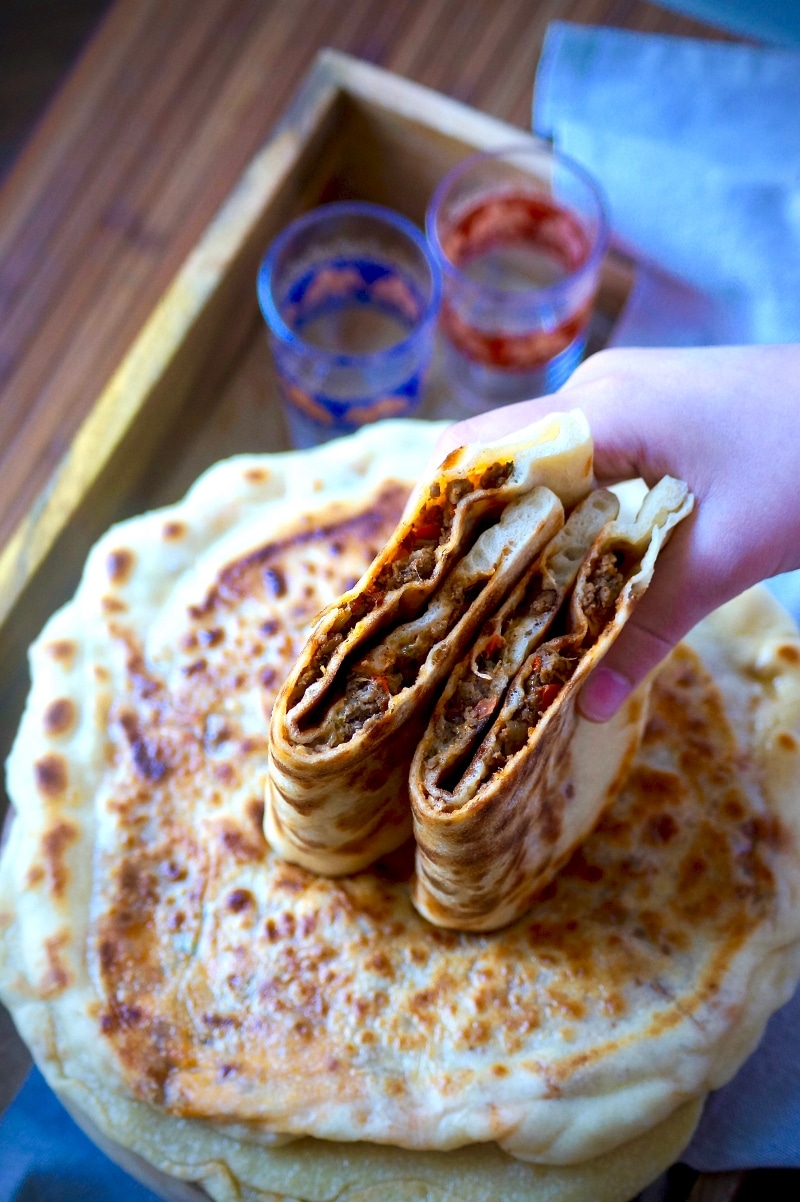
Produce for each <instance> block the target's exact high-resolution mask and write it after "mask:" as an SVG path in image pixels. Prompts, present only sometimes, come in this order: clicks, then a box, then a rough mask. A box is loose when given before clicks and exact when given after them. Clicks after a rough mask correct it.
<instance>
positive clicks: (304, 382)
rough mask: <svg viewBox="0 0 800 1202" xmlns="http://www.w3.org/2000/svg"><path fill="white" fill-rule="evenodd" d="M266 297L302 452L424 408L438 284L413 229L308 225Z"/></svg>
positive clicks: (353, 214)
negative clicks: (423, 388)
mask: <svg viewBox="0 0 800 1202" xmlns="http://www.w3.org/2000/svg"><path fill="white" fill-rule="evenodd" d="M258 296H259V303H260V305H261V309H262V312H263V314H264V317H265V318H266V321H267V323H268V325H269V328H270V342H271V346H272V352H273V356H274V359H275V365H276V368H277V372H278V381H279V385H280V390H281V394H282V397H283V399H284V402H285V406H286V415H287V419H288V422H289V427H290V430H291V433H292V437H293V440H294V442H295V444H296V445H297V446H310V445H312V444H313V443H317V442H321V441H324V440H326V439H329V438H332V437H335V436H336V435H339V434H344V433H349V432H351V431H353V430H356V429H358V427H359V426H362V425H364V424H366V423H367V422H372V421H377V420H379V419H381V418H385V417H404V416H408V415H409V414H411V413H413V412H414V410H415V409H416V408H417V405H418V404H419V401H420V399H421V391H422V385H423V381H424V377H425V373H426V371H427V368H428V365H429V362H430V358H431V354H432V350H433V337H434V331H435V325H436V317H437V313H438V308H439V299H440V282H439V275H438V271H437V269H436V267H435V265H434V264H433V263H432V262H431V260H430V258H429V255H428V251H427V246H426V243H425V240H424V237H423V235H422V233H421V231H419V230H417V228H416V227H415V226H414V225H412V223H411V222H409V221H407V220H406V219H405V218H404V217H401V216H400V215H399V214H397V213H393V212H392V211H391V210H389V209H384V208H382V207H381V206H378V205H370V204H355V203H353V204H350V203H346V204H331V205H325V206H323V207H322V208H320V209H316V210H314V211H313V212H312V213H309V214H307V215H306V216H305V217H301V218H300V219H299V220H298V221H296V222H293V223H292V225H290V226H289V227H288V228H287V229H286V230H284V231H283V233H282V234H281V235H280V236H279V237H278V238H277V239H276V240H275V242H274V243H273V245H272V247H271V248H270V250H269V253H268V254H267V256H266V258H265V259H264V262H263V263H262V265H261V270H260V272H259V277H258Z"/></svg>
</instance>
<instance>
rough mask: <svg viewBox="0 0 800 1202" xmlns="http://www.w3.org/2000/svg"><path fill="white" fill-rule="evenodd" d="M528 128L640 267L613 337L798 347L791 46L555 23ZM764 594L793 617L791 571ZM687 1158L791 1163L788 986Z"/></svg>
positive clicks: (794, 1099)
mask: <svg viewBox="0 0 800 1202" xmlns="http://www.w3.org/2000/svg"><path fill="white" fill-rule="evenodd" d="M534 128H535V129H536V131H537V132H538V133H540V134H542V135H544V136H547V137H552V138H553V140H554V142H555V145H556V146H557V148H558V149H560V150H561V151H562V152H564V153H566V154H568V155H571V156H572V157H573V158H575V159H577V160H578V161H579V162H580V163H582V164H583V166H584V167H586V168H587V169H588V170H589V171H590V172H591V173H592V174H593V175H594V176H595V178H596V179H597V180H598V181H599V182H600V184H601V185H602V187H603V189H604V190H605V193H606V195H607V197H608V201H609V209H610V217H611V224H612V229H613V234H614V237H615V239H616V241H617V243H618V244H621V245H622V246H624V247H626V248H627V249H628V250H629V251H631V253H633V255H634V256H635V258H636V259H637V261H638V263H639V268H638V272H637V285H636V287H635V289H634V293H633V295H632V297H631V301H630V302H629V304H628V307H627V309H626V312H625V313H624V314H623V317H622V319H621V321H620V323H619V325H618V327H617V330H616V333H615V338H614V341H615V342H616V343H617V344H619V345H629V346H631V345H636V346H659V345H660V346H692V345H698V346H701V345H707V344H711V343H716V344H725V343H756V342H764V343H766V342H783V341H787V342H798V341H800V53H794V52H787V51H776V50H765V49H760V48H753V47H748V46H739V45H730V44H725V43H716V42H706V41H695V40H690V39H682V38H674V37H662V36H655V35H647V34H636V33H629V32H623V31H620V30H612V29H594V28H589V27H586V26H577V25H568V24H565V23H562V22H555V23H554V24H552V25H551V26H550V27H549V29H548V32H547V37H546V39H545V44H544V49H543V53H542V58H541V62H540V66H539V71H538V74H537V79H536V90H535V97H534ZM798 468H800V448H798ZM770 587H771V588H772V590H773V592H775V594H776V595H777V596H778V598H779V600H781V601H782V602H783V604H784V605H786V606H787V608H788V609H789V610H790V611H791V612H792V613H793V614H794V616H795V618H798V619H800V574H799V573H790V574H788V575H787V576H783V577H780V578H778V579H777V580H775V581H773V582H770ZM798 804H800V799H798ZM685 1159H686V1160H687V1161H688V1163H689V1164H691V1165H692V1166H693V1167H695V1168H697V1169H701V1170H704V1171H712V1172H713V1171H726V1170H732V1169H739V1168H756V1167H770V1166H771V1167H800V993H798V994H797V995H796V996H795V998H794V999H793V1000H792V1001H791V1002H789V1003H788V1005H787V1006H785V1007H784V1008H783V1009H782V1010H781V1011H780V1012H779V1013H778V1014H776V1015H775V1016H774V1017H773V1019H772V1021H771V1022H770V1024H769V1027H768V1029H767V1033H766V1036H765V1038H764V1040H763V1042H762V1044H761V1046H760V1048H759V1050H758V1051H757V1052H756V1054H755V1055H754V1056H752V1057H751V1058H750V1060H749V1061H748V1062H747V1064H746V1065H745V1066H744V1067H743V1068H742V1069H741V1070H740V1072H739V1074H738V1075H737V1076H736V1078H735V1079H734V1080H733V1081H732V1082H731V1083H730V1084H729V1085H727V1086H725V1088H724V1089H721V1090H720V1091H719V1092H718V1093H717V1094H715V1095H714V1097H713V1098H711V1099H710V1101H709V1103H708V1105H707V1106H706V1110H705V1113H704V1115H703V1119H702V1121H701V1124H700V1128H699V1130H698V1132H697V1135H696V1136H695V1138H694V1140H693V1142H692V1144H691V1145H690V1147H689V1149H688V1151H687V1154H686V1156H685Z"/></svg>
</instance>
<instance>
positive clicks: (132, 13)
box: [0, 0, 796, 1202]
mask: <svg viewBox="0 0 800 1202" xmlns="http://www.w3.org/2000/svg"><path fill="white" fill-rule="evenodd" d="M554 19H562V20H571V21H576V22H582V23H587V24H603V25H611V26H617V27H623V28H627V29H634V30H642V31H651V32H659V33H676V34H683V35H689V36H700V37H721V36H725V35H724V34H722V33H721V32H720V31H719V30H714V29H711V28H709V27H708V26H703V25H700V24H698V23H697V22H695V21H691V20H689V19H686V18H683V17H681V16H678V15H677V14H675V13H674V12H670V11H668V10H665V9H662V8H659V7H657V6H656V5H653V4H649V3H645V2H643V0H346V2H345V0H117V3H116V4H114V5H113V6H112V7H111V8H110V10H109V12H108V14H107V16H106V17H105V18H104V19H103V21H102V22H101V24H100V25H99V27H98V28H97V30H96V32H95V33H94V34H93V36H92V37H91V39H90V41H89V43H88V44H87V46H86V47H85V49H84V51H83V53H82V54H81V56H80V58H79V59H78V61H77V62H76V64H75V65H74V67H73V68H72V69H71V71H70V72H69V74H68V76H67V78H66V80H65V81H64V82H63V84H62V86H61V87H60V88H59V90H58V92H57V94H56V95H55V97H54V98H53V99H52V101H51V103H50V104H49V106H48V108H47V110H46V112H45V113H44V115H43V117H42V119H41V120H40V121H39V123H38V125H37V127H36V128H35V130H34V132H33V134H32V136H31V137H30V138H29V140H28V141H27V143H26V145H25V146H24V148H23V150H22V152H21V154H20V155H19V157H18V159H17V160H16V162H15V163H14V165H13V166H12V168H11V170H10V172H9V173H8V175H7V176H6V179H5V181H4V183H3V187H2V189H1V190H0V478H2V481H3V488H2V494H1V496H0V547H2V546H3V545H4V544H5V543H6V542H7V540H8V539H9V538H10V536H11V534H12V533H13V531H14V529H15V527H16V526H17V524H18V522H19V521H20V519H21V518H22V516H23V515H24V514H25V513H26V512H27V510H28V509H29V508H30V507H31V506H32V505H34V504H35V503H36V498H37V497H38V496H39V495H40V494H41V493H42V492H43V490H45V489H46V487H47V482H48V479H49V478H50V475H51V473H52V472H53V469H54V468H55V466H56V465H57V463H58V462H59V460H60V458H61V456H62V455H63V454H64V452H65V450H66V448H67V447H68V445H69V442H70V440H71V438H72V437H73V435H74V433H75V431H76V430H77V428H78V426H79V425H80V423H81V421H82V419H83V418H84V417H85V416H86V414H87V413H88V411H89V409H90V408H91V406H92V404H93V402H94V401H95V399H96V398H97V396H98V395H99V394H100V392H101V391H102V388H103V386H104V384H105V383H106V381H107V380H108V378H109V377H110V375H111V374H112V372H113V371H114V368H115V367H116V365H117V364H118V363H119V362H120V360H121V359H122V357H123V355H124V353H125V351H126V350H127V348H128V347H129V346H130V344H131V342H132V341H133V339H134V337H135V335H136V334H137V332H138V330H139V329H140V327H141V325H142V324H143V322H144V320H145V319H146V317H147V315H148V314H149V312H150V311H151V310H152V308H153V307H154V305H155V303H156V301H157V300H158V298H159V296H160V295H161V293H162V292H163V290H164V289H165V287H166V286H167V284H168V283H169V281H170V279H171V278H172V276H173V275H174V274H175V272H176V270H177V268H178V267H179V266H180V264H181V263H182V261H183V260H184V258H185V257H186V255H187V254H188V252H189V250H190V249H191V247H192V246H193V244H194V243H195V242H196V240H197V239H198V237H199V235H200V233H201V232H202V230H203V229H204V227H205V226H206V225H207V223H208V222H209V220H210V219H211V217H212V216H213V214H214V212H215V211H216V209H217V208H218V206H219V205H220V203H221V202H222V200H223V198H224V197H225V196H226V194H227V193H228V192H229V191H230V189H231V187H232V186H233V184H234V182H235V181H236V179H237V178H238V176H239V174H240V173H241V171H242V170H243V168H244V166H245V164H246V163H247V161H248V160H249V159H250V157H251V156H252V154H253V153H254V151H255V150H256V148H257V147H258V146H259V144H260V143H261V142H263V140H264V139H265V138H266V137H267V135H268V134H269V132H270V129H271V127H272V125H273V124H274V122H275V121H276V119H277V118H278V116H279V114H280V113H281V111H282V110H283V108H284V107H285V105H286V103H287V101H288V99H289V98H290V96H291V95H292V93H293V91H294V89H295V88H296V86H297V83H298V81H299V80H300V78H301V76H302V75H303V74H304V72H305V71H306V70H307V69H308V67H309V66H310V64H311V61H312V59H313V57H314V55H315V54H316V52H317V50H318V49H320V48H321V47H323V46H334V47H336V48H338V49H341V50H345V51H347V52H349V53H351V54H354V55H358V56H360V57H362V58H365V59H368V60H369V61H371V62H375V63H378V64H380V65H381V66H384V67H386V68H388V69H389V70H392V71H396V72H399V73H400V74H403V75H406V76H408V77H409V78H411V79H414V80H417V81H419V82H420V83H423V84H427V85H428V86H430V87H433V88H436V89H437V90H439V91H441V92H444V93H447V94H449V95H451V96H454V97H456V98H457V99H459V100H462V101H464V102H466V103H468V104H470V105H473V106H475V107H476V108H479V109H483V110H484V111H486V112H488V113H491V114H492V115H494V116H496V117H499V118H501V119H503V120H505V121H508V122H511V123H513V124H516V125H518V126H520V127H521V128H528V126H529V120H530V105H531V94H532V85H533V80H534V76H535V72H536V65H537V60H538V56H539V52H540V50H541V45H542V40H543V37H544V32H545V29H546V27H547V24H548V22H549V21H551V20H554ZM0 1034H2V1032H0ZM753 1176H755V1177H757V1178H758V1179H759V1182H760V1183H759V1186H758V1188H759V1189H760V1188H761V1184H763V1183H762V1182H761V1180H760V1179H761V1178H762V1177H763V1175H760V1174H759V1175H753ZM751 1180H752V1178H751ZM794 1180H796V1178H795V1179H794ZM741 1183H742V1179H741V1177H740V1175H738V1174H735V1175H725V1176H724V1177H721V1178H718V1179H709V1178H705V1179H701V1180H700V1182H698V1183H695V1185H694V1192H693V1197H695V1198H696V1199H699V1198H701V1197H702V1198H705V1199H707V1202H712V1199H714V1200H716V1202H722V1200H723V1199H730V1198H732V1197H733V1196H734V1194H735V1193H736V1192H737V1191H739V1192H741V1190H740V1187H741ZM749 1184H750V1183H749V1182H748V1183H746V1184H745V1187H744V1194H745V1195H748V1196H749V1193H750V1190H749V1188H748V1187H749ZM754 1184H755V1183H754ZM772 1185H774V1186H777V1185H778V1182H777V1181H775V1180H773V1182H772V1183H771V1186H768V1187H766V1188H767V1189H768V1190H769V1192H768V1193H765V1194H763V1195H759V1194H758V1193H757V1192H756V1193H754V1194H753V1195H752V1196H753V1197H754V1198H756V1197H758V1196H770V1197H777V1196H778V1194H779V1193H780V1192H781V1191H780V1189H778V1190H777V1193H776V1192H775V1191H774V1190H773V1189H772ZM688 1188H691V1183H690V1184H689V1185H688V1186H687V1184H686V1183H685V1182H683V1183H681V1182H678V1181H676V1182H674V1186H673V1189H672V1191H671V1196H672V1197H685V1196H686V1193H687V1189H688ZM790 1188H791V1187H790ZM786 1196H789V1195H788V1194H787V1195H786Z"/></svg>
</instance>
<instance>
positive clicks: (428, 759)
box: [410, 477, 692, 931]
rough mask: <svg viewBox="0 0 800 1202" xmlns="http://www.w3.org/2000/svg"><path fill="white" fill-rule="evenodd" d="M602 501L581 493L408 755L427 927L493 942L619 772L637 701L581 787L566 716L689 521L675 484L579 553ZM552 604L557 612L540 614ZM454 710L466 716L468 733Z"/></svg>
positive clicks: (581, 830)
mask: <svg viewBox="0 0 800 1202" xmlns="http://www.w3.org/2000/svg"><path fill="white" fill-rule="evenodd" d="M608 495H609V494H603V493H599V494H594V495H593V496H592V497H590V498H589V499H588V502H587V503H585V505H584V507H583V508H581V509H576V510H574V511H573V514H572V516H571V519H570V521H571V522H575V523H576V533H575V535H574V536H571V535H570V534H569V533H568V531H569V524H568V526H566V527H565V528H564V531H563V532H562V533H561V534H560V535H559V536H557V539H556V540H555V544H556V546H555V549H554V555H553V557H552V564H550V563H548V562H547V556H545V558H544V560H543V561H542V562H540V563H538V564H536V565H535V566H534V567H535V570H534V572H533V573H532V578H530V579H528V580H527V581H525V582H524V584H523V585H521V586H520V587H519V588H518V589H517V590H515V593H514V595H513V596H512V598H510V599H509V602H508V604H507V605H506V606H504V607H503V609H502V611H501V612H500V613H499V614H498V615H497V616H496V618H494V619H493V620H492V621H490V622H489V623H487V628H486V630H485V632H484V634H483V635H482V637H481V639H480V641H479V643H478V645H477V646H476V647H475V648H471V649H470V652H469V653H468V655H467V656H466V657H464V659H463V660H462V662H461V664H460V665H459V666H458V668H457V669H456V671H455V673H453V674H452V676H451V678H450V681H449V683H448V685H447V687H446V689H445V691H444V694H443V696H442V697H441V698H440V700H439V702H438V704H437V706H436V710H435V712H434V715H433V717H432V719H431V722H430V723H429V725H428V728H427V730H426V731H425V734H424V735H423V737H422V740H421V742H420V744H419V746H418V748H417V751H416V754H415V756H414V761H413V763H412V767H411V775H410V796H411V804H412V809H413V814H414V838H415V841H416V847H417V854H416V870H417V871H416V880H415V882H414V889H413V899H414V904H415V905H416V907H417V909H418V910H419V911H420V912H421V913H422V914H423V915H424V916H425V917H426V918H428V919H430V920H431V921H432V922H435V923H437V925H439V926H446V927H455V928H457V929H460V930H478V931H480V930H495V929H496V928H498V927H501V926H504V925H505V924H506V923H508V922H511V921H512V920H513V919H515V918H518V917H519V916H520V915H521V914H523V913H524V912H525V911H526V910H527V909H529V907H530V905H531V902H532V900H533V898H534V897H536V895H537V894H538V893H540V892H541V890H542V889H543V888H544V887H545V885H547V884H548V882H549V881H551V880H552V879H553V877H554V876H555V875H556V873H557V872H558V870H559V869H560V868H561V867H562V865H563V864H564V863H565V862H566V861H567V860H568V859H569V857H570V855H571V854H572V853H573V852H574V851H575V849H576V848H577V847H578V846H579V845H580V843H581V842H582V841H583V839H584V838H585V837H586V835H587V834H588V833H589V831H590V830H591V829H592V828H593V827H594V825H595V823H596V822H597V820H598V818H599V816H600V814H602V813H603V811H604V810H606V809H607V807H608V805H609V804H610V803H611V802H612V801H613V799H614V797H615V796H616V794H617V792H618V791H619V789H620V787H621V784H622V782H623V781H624V779H625V778H626V777H627V775H628V772H629V771H630V764H631V760H632V758H633V756H634V754H635V752H636V748H637V745H638V741H639V735H640V731H641V724H642V721H643V717H644V713H645V703H646V690H640V691H639V693H638V694H637V695H635V696H634V697H632V698H631V699H630V701H629V702H628V703H627V704H626V705H625V706H623V707H622V709H621V710H620V712H619V713H618V714H617V716H616V717H615V719H614V721H613V722H612V723H610V724H607V725H606V727H605V729H604V749H605V754H603V755H595V756H593V757H592V758H591V765H592V771H591V773H590V774H587V773H586V772H584V771H582V767H583V764H584V763H585V761H586V756H585V752H584V749H583V747H582V744H581V739H580V736H579V733H578V727H579V723H580V724H581V725H586V724H585V723H583V722H582V720H580V719H579V717H578V713H577V709H576V704H577V697H578V692H579V689H580V686H581V685H582V683H583V681H584V680H585V679H586V677H587V676H588V675H589V673H590V672H591V670H592V669H593V668H594V667H595V666H596V665H597V663H598V662H599V660H600V659H602V657H603V655H605V653H606V651H607V650H608V648H609V646H610V645H611V644H612V643H613V641H614V640H615V639H616V637H617V635H618V634H619V633H620V631H621V630H622V628H623V626H624V624H625V622H626V621H627V619H628V618H629V616H630V614H631V612H632V610H633V607H634V605H635V603H636V601H637V600H638V598H639V597H640V596H641V594H642V593H643V592H644V590H645V589H646V588H647V586H648V584H649V583H650V581H651V579H652V576H653V571H654V568H655V561H656V557H657V555H658V552H659V550H660V549H661V547H662V546H663V545H664V543H665V542H666V540H667V538H668V537H669V534H670V532H671V531H672V529H673V528H674V526H675V525H677V523H678V522H680V521H681V520H682V519H683V518H684V517H686V516H687V514H688V513H689V512H690V511H691V508H692V497H691V494H690V493H689V490H688V488H687V487H686V485H685V484H683V483H682V482H681V481H678V480H673V479H671V478H670V477H664V479H663V480H661V481H660V482H659V483H658V484H657V485H656V486H655V488H653V489H651V490H650V492H649V493H648V494H647V495H646V497H645V499H644V501H643V503H642V505H641V508H640V509H639V512H638V514H637V515H636V518H635V519H634V520H633V521H627V520H617V521H613V520H610V519H609V520H608V521H606V522H604V523H603V524H602V526H600V527H599V528H598V529H597V530H596V532H595V533H596V537H595V538H594V539H592V540H591V541H590V545H589V546H586V541H587V535H588V534H589V533H590V531H591V530H592V526H591V524H590V522H589V520H588V519H590V518H591V517H593V516H600V515H603V516H605V515H606V514H607V513H608V509H607V504H608V503H607V501H605V497H607V496H608ZM570 557H572V562H573V563H574V564H575V569H576V573H575V574H576V575H577V580H575V583H574V587H573V588H572V590H571V594H569V593H568V585H569V584H571V583H572V581H571V580H569V579H568V578H566V579H565V584H564V586H563V587H559V586H558V584H555V582H554V580H553V568H554V567H555V568H556V569H558V568H562V571H563V570H564V568H563V565H564V564H569V563H570ZM578 568H579V570H578ZM554 584H555V587H553V585H554ZM565 594H567V596H568V599H565ZM549 597H552V605H551V607H550V609H551V612H550V619H551V624H552V622H558V623H559V625H560V627H561V628H560V630H558V631H556V630H554V629H550V630H549V632H548V635H547V637H546V640H545V641H544V642H542V641H541V639H540V638H538V637H534V638H533V639H532V640H529V639H528V638H527V637H526V634H527V631H528V629H529V627H530V613H531V609H532V607H533V608H537V607H538V605H539V604H541V601H542V599H543V598H549ZM559 600H560V601H561V609H560V613H559V610H558V608H556V612H555V613H552V609H553V608H555V607H556V606H557V604H558V602H559ZM559 619H560V620H559ZM534 630H535V628H534ZM537 633H538V632H537ZM526 644H527V645H526ZM504 652H505V655H504ZM509 675H510V680H509ZM493 686H494V695H492V690H493ZM506 686H507V688H506ZM476 694H477V695H479V697H481V698H483V699H482V700H480V699H478V698H477V697H476ZM476 705H477V707H478V710H477V715H476ZM490 707H491V708H490ZM467 709H468V710H469V716H470V717H472V716H473V715H476V716H477V717H478V721H477V722H473V724H472V726H471V727H470V725H469V723H468V722H467V721H465V716H466V714H465V711H466V710H467ZM481 716H482V720H481ZM487 727H488V729H487Z"/></svg>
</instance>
